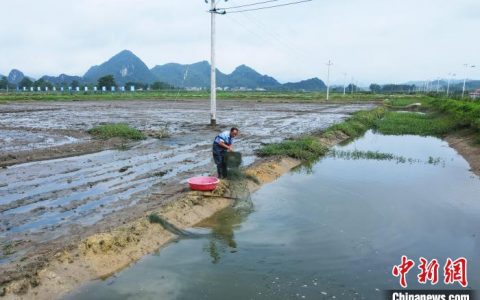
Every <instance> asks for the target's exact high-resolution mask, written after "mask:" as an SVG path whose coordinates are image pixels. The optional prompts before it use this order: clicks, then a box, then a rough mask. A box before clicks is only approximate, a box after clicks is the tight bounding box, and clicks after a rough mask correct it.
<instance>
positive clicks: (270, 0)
mask: <svg viewBox="0 0 480 300" xmlns="http://www.w3.org/2000/svg"><path fill="white" fill-rule="evenodd" d="M278 1H280V0H269V1H263V2H256V3H250V4H244V5H238V6H229V7H218V8H217V9H234V8H242V7H247V6H254V5H260V4H266V3H270V2H278Z"/></svg>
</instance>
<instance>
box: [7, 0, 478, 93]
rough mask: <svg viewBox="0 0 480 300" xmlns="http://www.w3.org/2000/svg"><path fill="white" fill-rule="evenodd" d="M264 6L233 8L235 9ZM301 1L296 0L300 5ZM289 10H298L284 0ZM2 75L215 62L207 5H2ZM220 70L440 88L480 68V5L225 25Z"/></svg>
mask: <svg viewBox="0 0 480 300" xmlns="http://www.w3.org/2000/svg"><path fill="white" fill-rule="evenodd" d="M256 1H260V0H230V1H228V2H227V3H222V5H223V6H234V5H241V4H246V3H252V2H256ZM290 1H294V0H290ZM282 2H289V0H283V1H282ZM0 4H1V5H0V7H1V8H2V9H1V11H0V15H1V17H0V49H1V51H0V74H4V75H7V74H8V72H9V71H10V69H12V68H18V69H20V70H22V71H23V72H24V73H26V74H27V75H29V76H33V77H39V76H41V75H58V74H60V73H67V74H69V75H83V74H84V73H85V72H86V71H87V69H88V68H89V67H90V66H92V65H96V64H100V63H102V62H104V61H105V60H107V59H108V58H110V57H111V56H113V55H114V54H116V53H118V52H119V51H121V50H123V49H129V50H131V51H133V52H134V53H135V54H136V55H137V56H139V57H140V58H141V59H142V60H143V61H144V62H145V63H146V64H147V65H148V66H149V67H150V68H151V67H153V66H155V65H157V64H164V63H168V62H178V63H193V62H197V61H201V60H209V55H210V44H209V43H210V40H209V38H210V27H209V26H210V23H209V22H210V21H209V14H208V13H207V12H206V10H207V9H208V5H207V4H205V2H204V0H175V1H166V0H136V1H131V0H128V1H127V0H82V1H71V0H42V1H38V0H26V1H11V0H0ZM217 24H218V47H217V53H218V68H219V69H220V70H221V71H223V72H227V73H229V72H231V71H232V70H233V69H234V68H235V67H236V66H237V65H239V64H246V65H249V66H251V67H253V68H255V69H256V70H258V71H259V72H260V73H262V74H268V75H271V76H274V77H275V78H277V79H278V80H280V81H281V82H286V81H295V80H300V79H305V78H311V77H320V78H322V79H325V78H326V74H327V68H326V65H325V64H326V62H327V61H328V60H329V59H331V60H332V61H333V63H334V66H333V67H332V81H333V82H335V83H341V82H343V78H344V73H347V74H348V75H347V78H348V79H349V80H350V78H351V77H352V76H353V77H354V78H355V80H356V81H359V82H360V83H362V84H367V83H370V82H380V83H387V82H403V81H407V80H424V79H433V78H436V77H438V76H441V77H447V74H448V73H457V78H458V77H462V78H463V77H464V75H463V74H464V73H465V68H464V67H463V66H462V65H463V64H465V63H470V64H476V65H479V66H478V67H477V68H475V69H472V70H470V71H469V72H470V74H469V75H468V76H469V77H470V78H479V79H480V39H479V30H480V1H479V0H330V1H327V0H314V1H312V2H308V3H304V4H300V5H296V6H288V7H283V8H277V9H270V10H262V11H256V12H249V13H239V14H231V15H228V14H227V15H225V16H218V22H217Z"/></svg>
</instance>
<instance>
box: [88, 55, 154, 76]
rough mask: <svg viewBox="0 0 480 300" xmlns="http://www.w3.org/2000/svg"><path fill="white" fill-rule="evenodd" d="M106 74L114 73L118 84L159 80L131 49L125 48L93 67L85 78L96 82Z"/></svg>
mask: <svg viewBox="0 0 480 300" xmlns="http://www.w3.org/2000/svg"><path fill="white" fill-rule="evenodd" d="M106 75H113V76H114V77H115V81H116V83H117V84H125V83H126V82H142V83H152V82H154V81H156V80H157V79H156V77H155V76H154V75H153V74H152V72H150V70H149V69H148V67H147V65H146V64H145V63H144V62H143V61H142V60H141V59H140V58H138V57H137V56H136V55H135V54H133V53H132V52H131V51H129V50H123V51H122V52H120V53H118V54H117V55H115V56H113V57H112V58H110V59H109V60H108V61H106V62H104V63H103V64H101V65H99V66H93V67H91V68H90V69H89V70H88V71H87V73H85V75H84V76H83V78H84V80H85V81H86V82H91V83H96V82H97V80H98V79H99V78H100V77H103V76H106Z"/></svg>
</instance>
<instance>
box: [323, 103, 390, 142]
mask: <svg viewBox="0 0 480 300" xmlns="http://www.w3.org/2000/svg"><path fill="white" fill-rule="evenodd" d="M385 113H386V111H385V109H383V108H377V109H374V110H370V111H359V112H356V113H354V114H353V115H352V116H351V117H350V118H349V119H347V120H346V121H345V122H342V123H339V124H335V125H332V126H330V127H329V128H328V129H327V130H326V131H325V134H326V135H327V136H328V135H331V134H334V133H335V132H337V131H341V132H343V133H344V134H346V135H348V136H349V137H350V138H356V137H359V136H361V135H363V134H364V133H365V132H366V131H367V130H368V129H370V128H372V127H373V126H374V125H375V123H376V122H377V121H378V120H379V119H381V118H382V117H383V116H384V115H385Z"/></svg>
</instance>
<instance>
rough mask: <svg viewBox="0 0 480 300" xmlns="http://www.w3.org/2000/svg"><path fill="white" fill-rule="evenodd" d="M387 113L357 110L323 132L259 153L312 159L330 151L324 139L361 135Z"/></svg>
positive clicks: (271, 145) (381, 110)
mask: <svg viewBox="0 0 480 300" xmlns="http://www.w3.org/2000/svg"><path fill="white" fill-rule="evenodd" d="M385 113H386V111H385V109H383V108H376V109H373V110H370V111H360V112H356V113H354V114H353V115H352V116H351V117H350V118H349V119H347V120H346V121H344V122H342V123H340V124H336V125H333V126H331V127H329V128H328V129H327V130H326V131H325V132H323V133H320V134H317V135H312V136H306V137H301V138H298V139H293V140H286V141H283V142H280V143H275V144H269V145H265V146H263V147H262V148H260V149H259V150H258V151H257V155H259V156H262V157H267V156H288V157H292V158H295V159H300V160H302V161H311V160H314V159H316V158H318V157H320V156H323V155H325V154H326V153H327V152H328V146H327V145H324V144H323V143H322V139H331V138H334V137H335V136H336V135H338V134H341V135H342V136H344V137H346V138H347V139H348V138H356V137H359V136H361V135H363V134H364V133H365V132H366V131H367V130H368V129H370V128H372V127H373V126H374V124H375V122H377V121H378V120H379V119H381V118H383V116H384V115H385Z"/></svg>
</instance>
